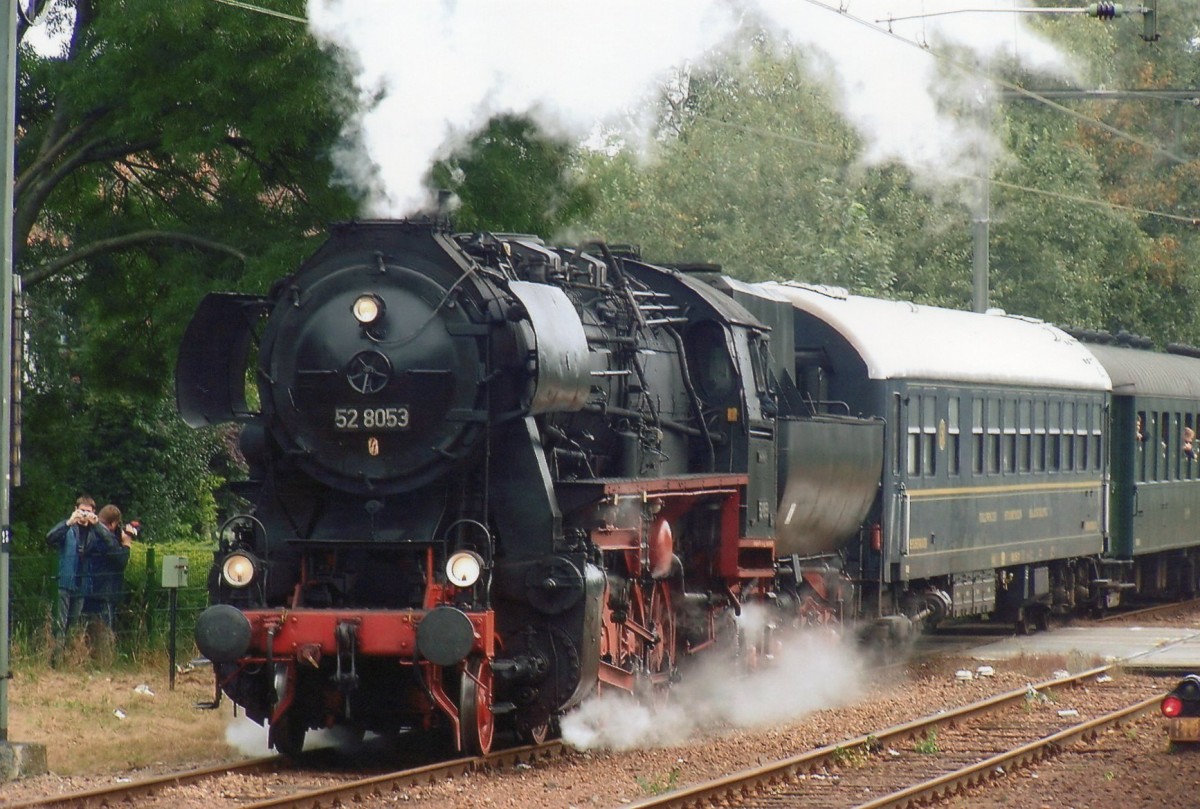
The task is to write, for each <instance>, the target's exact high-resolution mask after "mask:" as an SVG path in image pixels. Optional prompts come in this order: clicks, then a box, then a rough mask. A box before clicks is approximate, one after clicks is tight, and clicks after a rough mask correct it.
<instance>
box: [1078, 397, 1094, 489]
mask: <svg viewBox="0 0 1200 809" xmlns="http://www.w3.org/2000/svg"><path fill="white" fill-rule="evenodd" d="M1091 412H1092V405H1091V404H1089V403H1087V402H1080V403H1079V407H1078V408H1076V411H1075V417H1076V418H1075V468H1076V469H1078V470H1079V471H1080V472H1086V471H1087V470H1088V415H1089V414H1090V413H1091Z"/></svg>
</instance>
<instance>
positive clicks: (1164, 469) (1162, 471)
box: [1156, 413, 1175, 480]
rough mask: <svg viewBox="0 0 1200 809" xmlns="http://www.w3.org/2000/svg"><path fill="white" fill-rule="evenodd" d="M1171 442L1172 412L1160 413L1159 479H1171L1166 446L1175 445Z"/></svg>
mask: <svg viewBox="0 0 1200 809" xmlns="http://www.w3.org/2000/svg"><path fill="white" fill-rule="evenodd" d="M1174 445H1175V444H1174V443H1172V442H1171V414H1170V413H1159V414H1158V457H1159V461H1158V475H1157V478H1156V479H1157V480H1170V479H1171V471H1170V465H1169V463H1168V461H1166V448H1168V447H1174Z"/></svg>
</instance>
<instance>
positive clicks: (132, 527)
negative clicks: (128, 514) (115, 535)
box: [121, 520, 142, 539]
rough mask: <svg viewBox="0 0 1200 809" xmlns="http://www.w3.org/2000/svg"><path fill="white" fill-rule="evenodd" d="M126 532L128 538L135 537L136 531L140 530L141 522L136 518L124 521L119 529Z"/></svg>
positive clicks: (136, 536)
mask: <svg viewBox="0 0 1200 809" xmlns="http://www.w3.org/2000/svg"><path fill="white" fill-rule="evenodd" d="M121 530H122V531H123V532H125V533H126V534H129V537H130V539H137V538H138V533H139V532H140V531H141V530H142V524H141V523H140V522H138V521H137V520H133V521H132V522H127V523H125V527H124V528H122V529H121Z"/></svg>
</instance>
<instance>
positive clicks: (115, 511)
mask: <svg viewBox="0 0 1200 809" xmlns="http://www.w3.org/2000/svg"><path fill="white" fill-rule="evenodd" d="M98 516H99V522H98V524H97V525H96V528H95V530H94V531H93V532H92V535H91V538H90V540H89V542H88V545H87V547H86V548H84V550H83V578H84V585H83V586H84V591H85V593H86V596H87V597H86V600H85V602H84V606H83V610H84V612H86V613H88V614H89V615H95V616H97V617H98V618H99V619H100V620H101V621H103V622H104V625H105V626H107V627H108V628H109V629H112V628H113V622H114V619H115V618H116V614H117V604H118V602H119V601H120V600H121V595H122V593H123V591H124V585H125V566H126V565H128V564H129V547H130V545H132V544H133V535H134V533H136V532H137V529H136V528H135V527H132V526H124V527H123V526H122V525H121V509H119V508H117V507H116V506H114V505H112V504H111V503H110V504H109V505H107V506H105V507H104V508H102V509H100V514H99V515H98ZM131 531H132V532H133V533H131Z"/></svg>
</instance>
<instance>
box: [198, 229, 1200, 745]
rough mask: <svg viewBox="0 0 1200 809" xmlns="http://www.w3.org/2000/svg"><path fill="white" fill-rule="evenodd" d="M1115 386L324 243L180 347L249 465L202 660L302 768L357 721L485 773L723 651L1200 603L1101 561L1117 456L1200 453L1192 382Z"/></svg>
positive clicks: (1042, 337)
mask: <svg viewBox="0 0 1200 809" xmlns="http://www.w3.org/2000/svg"><path fill="white" fill-rule="evenodd" d="M1111 352H1114V356H1119V357H1124V356H1125V355H1124V354H1122V353H1121V352H1128V353H1129V354H1132V355H1134V358H1133V359H1129V360H1128V361H1127V363H1126V364H1127V365H1129V366H1131V367H1133V368H1136V367H1137V359H1136V358H1138V357H1141V356H1145V355H1149V356H1158V355H1150V354H1149V352H1145V351H1136V350H1132V349H1121V348H1117V347H1113V348H1111ZM1173 359H1178V360H1180V361H1183V362H1186V363H1188V366H1187V371H1188V373H1190V375H1191V378H1192V379H1193V380H1200V360H1196V359H1185V358H1173ZM1117 363H1118V361H1117V360H1116V359H1113V358H1112V357H1109V358H1107V359H1106V357H1105V356H1104V355H1102V354H1099V353H1093V352H1092V351H1089V350H1088V349H1087V348H1086V347H1085V346H1083V345H1082V344H1081V343H1080V342H1079V341H1077V340H1076V339H1075V338H1073V337H1071V336H1069V335H1067V334H1066V333H1064V332H1062V331H1061V330H1058V329H1055V328H1053V327H1051V326H1048V325H1046V324H1043V323H1040V322H1036V321H1030V320H1027V319H1023V318H1015V317H1007V316H1003V315H996V314H988V315H974V314H967V313H962V312H949V311H947V310H940V309H934V308H931V307H920V306H914V305H912V304H907V303H894V302H885V301H875V300H871V299H867V298H860V297H857V296H851V295H847V294H846V293H845V292H844V291H841V290H835V289H830V288H823V287H813V286H808V285H803V284H745V283H741V282H738V281H735V280H733V279H729V278H726V277H724V276H721V275H720V274H719V273H718V272H716V271H715V269H714V268H712V267H676V268H671V267H662V266H654V265H651V264H648V263H645V262H643V261H641V260H640V258H638V257H637V256H636V255H635V254H634V253H633V252H632V251H629V250H615V249H610V248H609V247H607V246H605V245H603V244H591V245H581V246H579V247H576V248H557V247H550V246H547V245H545V244H544V243H543V242H542V241H541V240H539V239H537V238H536V237H532V236H517V235H505V234H486V233H485V234H453V233H451V232H450V231H449V230H448V229H447V228H446V226H445V224H444V223H443V222H440V221H438V220H405V221H371V222H358V223H350V224H346V225H341V226H337V227H335V228H334V230H333V232H332V235H331V236H330V238H329V240H328V241H327V242H326V243H325V245H324V246H322V247H321V248H320V249H319V250H318V251H317V252H316V253H315V254H314V255H313V256H312V257H311V258H310V259H308V260H307V261H306V262H305V263H304V264H303V265H302V266H301V267H300V268H299V269H298V270H297V271H296V272H295V273H294V274H293V275H291V276H289V277H287V278H285V279H283V280H281V281H280V282H278V283H277V284H276V285H275V286H274V288H273V289H272V290H271V291H270V293H269V294H268V295H266V296H262V297H259V296H250V295H235V294H225V293H214V294H212V295H209V296H208V297H206V298H205V299H204V301H202V303H201V304H200V307H199V308H198V310H197V312H196V315H195V316H194V318H193V320H192V322H191V324H190V325H189V327H188V329H187V332H186V334H185V336H184V340H183V343H182V346H181V350H180V358H179V365H178V369H177V377H176V385H177V398H178V403H179V409H180V412H181V414H182V416H183V417H184V419H185V420H186V421H187V422H188V423H189V424H191V425H193V426H202V425H209V424H218V423H222V422H230V421H232V422H236V423H238V424H240V426H241V430H240V446H241V450H242V453H243V455H244V456H245V459H246V462H247V464H248V467H249V475H248V480H246V481H242V482H240V483H238V484H236V487H235V491H236V493H237V494H239V495H240V496H241V497H243V498H244V499H245V501H246V503H247V505H248V507H247V509H246V512H245V513H244V514H242V515H238V516H236V517H234V518H232V519H231V520H230V521H229V522H228V523H227V524H226V526H225V527H224V528H223V529H222V532H221V536H220V542H219V547H218V551H217V555H216V559H215V565H214V567H213V570H212V574H211V577H210V582H209V586H210V593H211V599H212V604H213V606H211V607H210V608H209V609H208V610H206V611H205V612H204V613H203V614H202V615H201V616H200V618H199V620H198V622H197V627H196V637H197V643H198V646H199V648H200V650H201V652H202V653H203V654H205V655H206V656H207V657H208V658H209V659H210V660H211V661H212V662H213V664H214V671H215V675H216V680H217V687H218V696H219V695H220V693H221V691H224V692H225V693H227V694H228V695H229V696H230V697H231V698H232V699H233V700H234V702H236V703H237V704H238V705H241V706H243V707H244V708H245V710H246V712H247V714H248V715H249V716H250V717H251V718H252V719H254V720H255V721H258V722H260V723H267V724H269V727H270V741H271V744H272V745H273V746H275V747H276V748H277V749H280V750H281V751H284V752H288V753H295V752H297V751H298V750H299V749H300V748H301V747H302V745H303V741H304V736H305V733H306V732H307V730H309V729H311V728H318V727H329V726H335V725H340V726H346V727H350V728H354V729H357V730H372V731H377V732H384V733H390V732H396V731H399V730H402V729H406V728H419V729H426V730H430V731H436V732H442V733H446V734H447V735H448V737H449V738H450V739H451V740H452V741H453V743H454V744H455V745H456V746H457V747H458V748H459V749H462V750H466V751H472V752H481V751H486V750H488V749H489V748H490V747H491V745H492V743H493V739H494V737H495V734H496V733H497V731H498V730H504V731H506V732H511V733H513V734H515V735H516V736H517V737H518V738H521V739H525V740H538V739H541V738H544V737H545V735H546V734H547V733H549V732H550V731H551V730H552V729H553V727H554V725H555V722H556V719H557V717H558V716H559V715H561V714H562V713H563V712H564V711H566V710H568V709H570V708H571V707H572V706H573V705H576V704H577V703H578V702H579V701H580V700H582V699H583V698H584V697H585V696H587V695H588V694H590V693H592V692H594V691H596V690H597V689H621V690H626V691H632V692H644V691H652V690H655V689H662V688H665V687H667V686H668V685H669V684H670V683H671V682H672V681H673V680H674V679H675V678H677V677H678V676H679V673H680V671H681V669H683V668H684V667H685V666H686V662H687V660H688V659H689V658H691V657H692V656H693V655H697V654H700V653H702V652H703V651H704V650H706V649H710V648H714V647H715V648H716V649H722V648H723V649H725V650H726V651H727V652H728V653H729V654H730V655H731V656H732V657H735V658H736V659H737V660H738V661H739V665H747V666H750V665H754V663H755V661H756V660H757V659H758V658H759V657H760V656H762V655H764V654H769V653H770V652H771V651H772V649H773V648H774V644H775V643H776V639H775V638H774V637H773V632H774V631H775V630H776V629H777V628H778V627H780V626H788V625H797V624H823V623H838V622H845V623H850V622H857V621H859V620H862V621H863V623H864V625H865V626H867V627H868V628H870V629H871V630H872V631H873V632H874V633H877V634H883V635H885V636H887V637H891V638H895V637H899V636H903V635H905V634H907V632H908V631H909V630H910V629H911V627H912V626H913V625H914V624H915V623H917V622H921V621H928V622H936V621H937V620H940V619H942V618H945V617H950V616H963V615H991V616H993V617H996V618H998V619H1002V620H1012V621H1014V622H1015V623H1017V625H1018V626H1020V627H1023V628H1031V627H1034V626H1040V625H1043V624H1044V623H1045V621H1046V619H1047V617H1048V616H1049V615H1050V614H1051V613H1052V612H1067V611H1070V610H1075V609H1080V608H1092V609H1099V608H1103V607H1104V606H1107V605H1111V604H1113V603H1115V602H1116V600H1117V599H1118V598H1119V596H1120V594H1121V593H1122V592H1124V591H1125V590H1128V589H1131V588H1135V587H1138V586H1139V585H1141V586H1143V587H1144V589H1148V590H1149V589H1157V590H1159V591H1172V590H1178V589H1181V588H1184V585H1183V583H1182V582H1183V580H1185V579H1186V580H1188V581H1189V582H1190V585H1194V582H1195V579H1196V574H1195V570H1194V558H1195V553H1196V550H1195V549H1194V548H1189V547H1180V546H1179V545H1178V540H1177V539H1171V540H1167V539H1164V538H1158V535H1157V534H1155V535H1154V537H1155V538H1153V539H1145V538H1143V539H1135V538H1132V536H1133V535H1134V534H1137V532H1138V531H1139V530H1141V531H1143V532H1144V531H1145V528H1143V527H1142V526H1145V525H1146V522H1145V520H1144V518H1142V517H1141V512H1140V511H1136V510H1133V509H1130V510H1129V511H1128V514H1127V515H1125V516H1122V517H1121V518H1120V519H1121V520H1122V521H1123V522H1122V523H1121V525H1122V526H1123V528H1122V530H1125V527H1124V526H1125V523H1129V526H1128V529H1127V533H1126V534H1119V533H1110V532H1109V530H1108V524H1107V520H1108V513H1109V504H1108V499H1109V483H1110V481H1109V474H1110V464H1109V461H1108V450H1109V444H1110V441H1109V435H1108V432H1107V429H1108V423H1109V418H1110V415H1111V416H1112V417H1113V423H1114V427H1113V430H1114V431H1117V432H1116V434H1117V435H1120V433H1121V431H1124V430H1126V427H1125V426H1119V425H1117V421H1116V420H1117V417H1121V418H1126V419H1131V418H1133V415H1132V414H1134V413H1139V414H1141V417H1142V422H1141V423H1142V424H1146V425H1150V427H1152V429H1153V430H1158V429H1159V425H1161V424H1163V423H1164V421H1163V420H1164V419H1166V422H1165V423H1166V424H1168V425H1170V426H1168V427H1166V428H1164V430H1170V429H1174V427H1175V426H1176V425H1178V426H1180V427H1182V426H1183V425H1184V423H1185V421H1186V423H1187V424H1188V425H1193V426H1194V425H1195V423H1196V422H1194V421H1192V420H1191V419H1192V417H1191V415H1187V417H1186V419H1184V417H1183V416H1181V415H1180V414H1182V413H1184V412H1185V411H1186V412H1188V413H1196V412H1200V389H1197V390H1194V391H1193V390H1186V391H1180V390H1177V391H1174V393H1175V394H1178V395H1177V396H1176V398H1175V399H1172V400H1171V403H1170V405H1167V404H1164V403H1163V402H1160V401H1158V400H1153V401H1151V400H1150V399H1146V400H1145V401H1143V400H1141V399H1139V400H1137V401H1136V402H1133V403H1122V399H1121V398H1120V397H1122V396H1127V395H1128V394H1129V392H1130V391H1129V390H1127V389H1126V388H1128V387H1129V386H1128V385H1126V383H1125V382H1122V384H1123V385H1125V387H1121V388H1114V383H1113V382H1112V381H1110V371H1111V370H1112V368H1110V366H1115V365H1116V364H1117ZM1128 373H1134V374H1136V371H1129V372H1128ZM1181 373H1182V371H1181ZM1117 378H1118V376H1117V375H1116V374H1115V373H1114V375H1113V376H1112V377H1111V379H1113V380H1115V379H1117ZM1121 378H1122V379H1123V380H1124V377H1121ZM1155 383H1156V384H1157V385H1158V387H1153V386H1150V387H1147V385H1146V383H1144V382H1143V386H1142V389H1141V394H1139V395H1142V396H1151V397H1153V396H1159V395H1162V394H1163V393H1164V390H1166V389H1168V388H1170V387H1171V385H1172V384H1173V383H1172V382H1171V381H1170V380H1169V379H1163V380H1159V379H1157V378H1155ZM1194 384H1197V385H1200V382H1195V383H1194ZM1118 394H1119V395H1118ZM1185 400H1188V401H1189V402H1190V403H1188V404H1187V405H1186V406H1185ZM1169 407H1170V408H1174V409H1173V410H1170V412H1168V408H1169ZM1188 407H1190V410H1187V408H1188ZM1110 408H1111V411H1112V412H1111V414H1110ZM1172 419H1173V421H1172ZM1134 432H1135V431H1134V427H1133V426H1132V424H1130V425H1129V426H1128V434H1129V435H1133V434H1134ZM1155 435H1157V433H1155ZM1163 435H1166V432H1163ZM1112 443H1114V444H1115V443H1117V442H1112ZM1123 446H1125V449H1123V450H1121V451H1123V452H1127V453H1128V454H1129V455H1130V457H1131V459H1132V458H1133V457H1134V456H1135V455H1136V453H1137V452H1145V451H1146V450H1144V449H1136V448H1133V447H1130V446H1127V445H1123ZM1174 446H1176V447H1178V446H1181V445H1180V444H1179V443H1178V441H1177V442H1176V444H1175V445H1174ZM1134 466H1135V464H1134V462H1133V460H1130V462H1129V463H1128V464H1125V465H1124V466H1123V465H1122V464H1121V463H1118V462H1117V461H1115V460H1114V462H1113V464H1112V470H1113V474H1114V475H1116V476H1117V478H1116V479H1114V481H1113V483H1114V488H1113V491H1115V492H1116V493H1117V496H1118V497H1120V496H1122V492H1125V491H1126V490H1128V496H1129V497H1130V498H1136V497H1137V496H1138V495H1137V494H1136V493H1137V492H1140V493H1141V497H1142V500H1143V501H1145V500H1146V499H1147V497H1148V496H1149V495H1148V489H1147V487H1148V486H1150V484H1151V483H1157V482H1158V478H1157V477H1155V475H1157V474H1158V473H1157V471H1156V470H1157V469H1158V467H1156V466H1155V465H1154V462H1151V463H1150V465H1149V467H1147V464H1146V463H1145V462H1143V463H1142V465H1141V467H1140V469H1141V470H1143V471H1142V477H1141V478H1140V479H1138V478H1137V477H1136V474H1135V473H1134V472H1133V471H1132V470H1133V469H1134ZM1169 466H1170V464H1168V463H1166V462H1164V463H1163V470H1164V474H1165V470H1166V469H1167V468H1168V467H1169ZM1126 467H1128V469H1127V470H1126ZM1175 468H1176V471H1177V472H1178V471H1179V470H1180V469H1184V470H1185V471H1187V472H1188V474H1189V475H1191V478H1192V480H1193V484H1196V483H1197V481H1195V478H1196V477H1200V472H1197V473H1195V474H1193V467H1192V465H1191V462H1189V464H1188V465H1187V466H1186V467H1180V466H1179V465H1178V464H1176V466H1175ZM1147 469H1149V470H1150V471H1149V473H1148V474H1149V475H1150V477H1149V479H1147V477H1146V474H1147V473H1146V471H1145V470H1147ZM1122 470H1126V471H1122ZM1122 474H1124V475H1126V477H1125V478H1121V477H1120V475H1122ZM1123 481H1124V482H1123ZM1123 486H1124V487H1125V488H1122V487H1123ZM1139 487H1140V488H1139ZM1179 488H1180V490H1181V491H1182V490H1183V489H1185V488H1186V489H1187V490H1188V491H1190V490H1191V488H1192V487H1189V486H1186V484H1182V483H1181V486H1180V487H1179ZM1114 513H1122V514H1123V512H1119V510H1118V509H1116V508H1114ZM1139 520H1141V521H1140V522H1139ZM1160 522H1161V520H1160ZM1168 533H1169V532H1168ZM1146 536H1147V537H1149V536H1150V535H1149V534H1147V535H1146ZM1125 537H1130V538H1125ZM1172 543H1176V544H1172ZM1179 554H1183V556H1184V557H1186V558H1188V559H1192V560H1193V562H1192V564H1193V569H1192V571H1191V572H1190V573H1187V574H1185V575H1179V574H1175V573H1172V572H1171V571H1175V570H1176V569H1177V568H1178V565H1177V564H1175V562H1176V561H1177V559H1176V557H1177V556H1178V555H1179ZM1151 584H1152V585H1154V586H1153V587H1151V586H1149V585H1151ZM1184 589H1186V588H1184ZM751 605H760V606H765V607H766V608H767V610H768V615H769V620H767V621H765V622H739V621H737V620H735V617H736V615H738V614H740V613H742V612H743V611H744V609H745V608H747V607H749V606H751Z"/></svg>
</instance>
